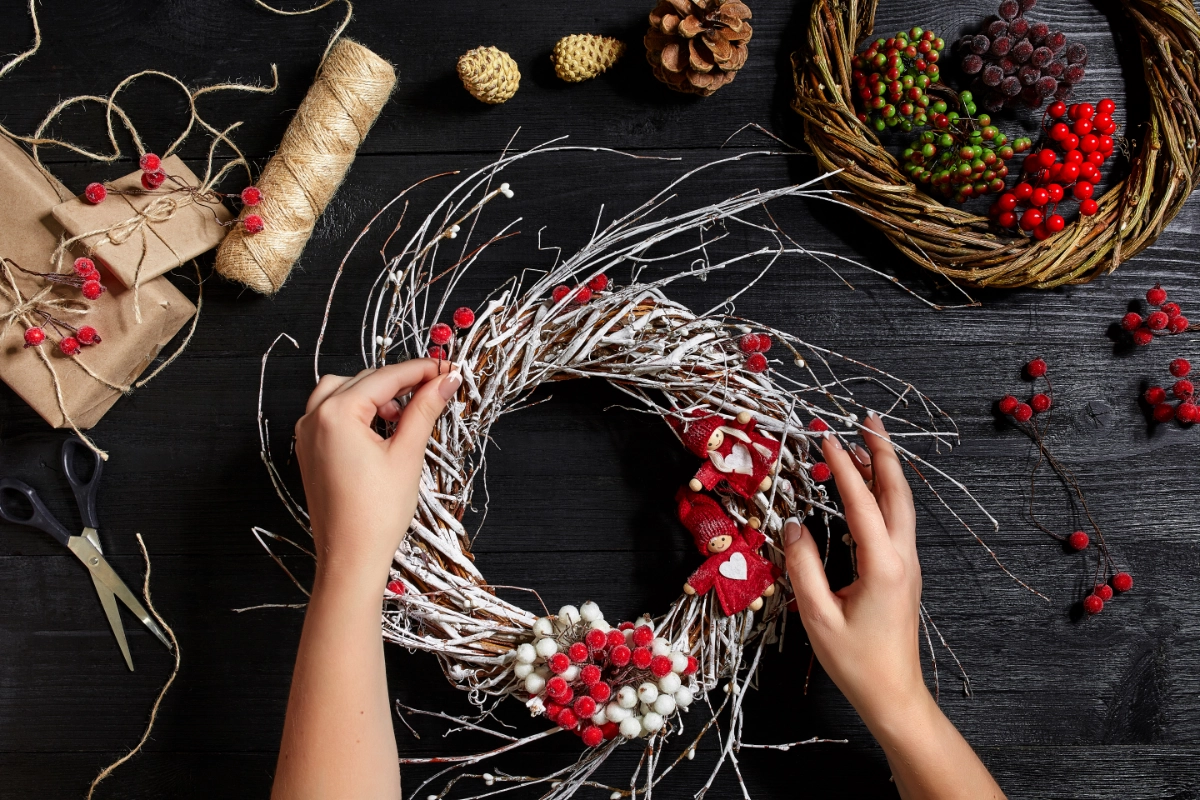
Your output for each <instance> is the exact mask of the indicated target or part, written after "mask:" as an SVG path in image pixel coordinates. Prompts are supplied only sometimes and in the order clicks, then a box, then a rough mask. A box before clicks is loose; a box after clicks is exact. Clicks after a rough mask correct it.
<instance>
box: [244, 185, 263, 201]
mask: <svg viewBox="0 0 1200 800" xmlns="http://www.w3.org/2000/svg"><path fill="white" fill-rule="evenodd" d="M241 198H242V202H243V203H245V204H246V205H248V206H256V205H258V204H259V203H261V202H262V198H263V194H262V189H259V188H258V187H257V186H247V187H246V188H245V189H242V194H241Z"/></svg>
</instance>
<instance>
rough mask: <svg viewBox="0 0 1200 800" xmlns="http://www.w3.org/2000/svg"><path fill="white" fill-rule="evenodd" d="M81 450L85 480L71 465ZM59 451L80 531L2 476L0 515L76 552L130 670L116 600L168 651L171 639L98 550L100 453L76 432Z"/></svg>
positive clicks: (33, 494) (13, 480)
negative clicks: (88, 461) (87, 470)
mask: <svg viewBox="0 0 1200 800" xmlns="http://www.w3.org/2000/svg"><path fill="white" fill-rule="evenodd" d="M79 454H86V455H89V456H91V458H92V461H93V466H92V471H91V475H90V476H89V477H88V479H87V480H83V479H82V478H80V477H79V472H78V471H77V470H76V468H75V467H76V462H77V461H78V455H79ZM61 456H62V469H63V474H64V475H65V476H66V478H67V483H69V484H70V485H71V491H72V492H74V493H75V503H76V504H77V505H78V506H79V516H80V517H82V518H83V525H84V527H83V531H82V532H81V533H80V534H79V535H78V536H72V535H71V532H70V531H69V530H68V529H67V528H66V526H64V525H63V524H62V523H61V522H59V521H58V520H57V519H56V518H55V517H54V515H52V514H51V513H50V512H49V511H48V510H47V509H46V505H45V503H43V502H42V499H41V498H40V497H38V494H37V492H36V491H34V490H33V488H32V487H30V486H29V485H28V484H26V483H23V482H22V481H19V480H17V479H16V478H3V479H0V519H4V520H6V521H8V522H12V523H15V524H17V525H25V526H27V527H30V528H37V529H38V530H40V531H43V532H45V533H48V534H50V536H51V537H52V538H53V539H54V540H55V541H57V542H58V543H59V544H61V545H63V546H65V547H66V548H67V549H68V550H70V551H71V552H72V553H74V554H75V557H76V558H78V559H79V560H80V561H81V562H82V563H83V565H84V566H85V567H87V569H88V572H89V573H91V576H92V583H93V584H94V585H95V587H96V594H97V595H98V596H99V597H100V605H102V606H103V607H104V613H105V614H106V615H107V616H108V624H109V626H110V627H111V628H112V632H113V635H114V636H115V637H117V644H118V645H119V646H120V648H121V654H122V655H123V656H125V664H126V665H127V666H128V667H129V669H130V670H131V671H132V670H133V658H132V657H131V656H130V655H129V642H127V641H126V640H125V628H124V627H123V626H122V625H121V614H120V610H119V608H118V606H117V601H118V600H120V601H121V602H122V603H124V604H125V605H126V606H127V607H128V608H129V610H130V611H132V612H133V614H134V616H135V617H137V618H138V619H139V620H141V623H142V624H143V625H145V626H146V627H147V628H149V629H150V632H151V633H153V634H154V635H155V636H157V637H158V639H159V641H161V642H162V643H163V644H165V645H166V646H167V649H168V650H170V649H171V642H170V641H169V640H168V639H167V637H166V634H164V633H163V631H162V628H160V627H159V626H158V623H157V622H155V621H154V618H153V617H152V616H150V614H149V613H148V612H147V611H146V609H145V607H143V606H142V604H141V603H140V602H138V599H137V597H136V596H135V595H134V594H133V592H131V591H129V587H128V586H126V585H125V582H124V581H122V580H121V579H120V578H119V577H117V573H115V572H113V568H112V567H111V566H110V565H109V563H108V561H107V560H106V559H105V558H104V554H103V553H102V552H101V550H100V535H99V534H98V533H97V528H99V527H100V519H99V517H98V516H97V514H96V491H97V489H98V488H99V486H100V472H101V467H102V466H103V464H104V461H103V460H102V459H101V458H100V455H99V454H98V453H96V452H93V451H92V450H91V449H90V448H89V447H88V446H87V445H86V444H84V443H83V442H82V441H81V440H79V439H77V438H75V437H72V438H70V439H67V440H66V441H64V442H63V444H62V451H61ZM14 494H16V495H20V496H21V497H22V498H23V500H21V499H15V498H14ZM25 506H28V508H25Z"/></svg>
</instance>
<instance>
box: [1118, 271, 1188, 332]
mask: <svg viewBox="0 0 1200 800" xmlns="http://www.w3.org/2000/svg"><path fill="white" fill-rule="evenodd" d="M1146 302H1147V303H1149V304H1150V306H1151V307H1152V308H1153V309H1154V310H1153V311H1151V312H1150V313H1149V314H1147V315H1146V316H1145V317H1143V316H1142V315H1141V314H1139V313H1137V312H1136V311H1130V312H1129V313H1128V314H1126V315H1125V316H1124V317H1122V318H1121V327H1122V328H1123V329H1125V330H1126V331H1128V332H1129V334H1130V336H1132V337H1133V343H1134V344H1136V345H1137V346H1139V347H1145V346H1146V345H1148V344H1150V343H1151V342H1152V341H1154V337H1155V336H1158V335H1166V334H1175V333H1183V332H1184V331H1186V330H1188V329H1189V328H1190V323H1189V322H1188V318H1187V317H1185V316H1184V315H1183V311H1182V310H1181V309H1180V308H1179V304H1178V303H1168V302H1167V290H1166V289H1164V288H1162V285H1161V284H1157V283H1156V284H1154V288H1153V289H1150V290H1149V291H1147V292H1146Z"/></svg>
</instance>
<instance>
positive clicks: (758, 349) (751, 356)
mask: <svg viewBox="0 0 1200 800" xmlns="http://www.w3.org/2000/svg"><path fill="white" fill-rule="evenodd" d="M738 349H739V350H741V351H742V352H743V353H745V354H746V369H747V370H748V371H749V372H754V373H758V372H766V370H767V357H766V356H765V355H763V353H766V352H767V351H768V350H770V349H771V335H770V334H769V333H746V334H742V336H741V338H740V339H738Z"/></svg>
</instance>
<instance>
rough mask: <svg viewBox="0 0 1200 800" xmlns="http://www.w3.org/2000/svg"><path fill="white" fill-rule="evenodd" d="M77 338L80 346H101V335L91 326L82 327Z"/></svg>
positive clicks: (76, 335) (77, 333)
mask: <svg viewBox="0 0 1200 800" xmlns="http://www.w3.org/2000/svg"><path fill="white" fill-rule="evenodd" d="M75 338H77V339H79V343H80V344H100V334H99V333H98V332H97V331H96V329H95V328H93V327H92V326H91V325H80V326H79V330H78V331H77V332H76V334H75Z"/></svg>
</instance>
